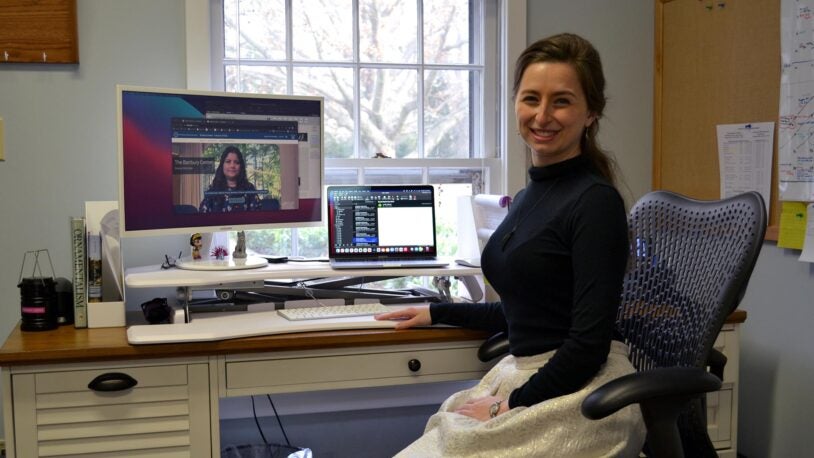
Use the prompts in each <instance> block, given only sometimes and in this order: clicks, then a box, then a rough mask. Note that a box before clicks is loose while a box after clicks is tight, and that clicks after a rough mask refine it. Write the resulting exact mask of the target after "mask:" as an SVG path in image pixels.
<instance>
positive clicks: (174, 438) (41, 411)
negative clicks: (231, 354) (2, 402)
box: [12, 364, 211, 457]
mask: <svg viewBox="0 0 814 458" xmlns="http://www.w3.org/2000/svg"><path fill="white" fill-rule="evenodd" d="M113 372H116V373H122V374H126V375H127V376H130V377H132V378H133V379H134V380H136V382H137V384H136V385H135V386H133V387H132V388H129V389H125V390H121V391H94V390H92V389H90V388H89V387H88V384H89V383H90V382H91V381H92V380H94V379H95V378H96V377H98V376H100V375H103V374H106V373H107V374H109V373H113ZM208 374H209V371H208V365H206V364H190V365H183V364H181V365H173V366H161V365H156V366H140V367H125V368H116V369H87V370H81V369H78V370H70V371H63V372H50V371H48V372H46V371H43V372H34V373H23V374H15V375H12V384H13V387H12V390H13V403H14V407H13V410H14V422H15V449H16V450H15V451H16V452H17V453H16V454H17V456H20V457H28V456H63V455H71V456H73V455H83V456H84V455H88V454H92V453H104V454H106V456H108V455H110V456H139V457H148V456H155V457H159V456H160V457H190V456H194V457H199V456H203V457H208V456H211V445H210V427H209V405H210V404H209V377H208Z"/></svg>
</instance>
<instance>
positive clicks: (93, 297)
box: [85, 231, 102, 302]
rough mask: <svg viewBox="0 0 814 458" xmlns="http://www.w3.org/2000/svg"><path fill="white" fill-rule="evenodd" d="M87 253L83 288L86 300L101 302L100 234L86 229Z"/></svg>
mask: <svg viewBox="0 0 814 458" xmlns="http://www.w3.org/2000/svg"><path fill="white" fill-rule="evenodd" d="M87 253H88V256H87V260H88V275H87V277H85V279H86V282H85V288H86V289H87V291H88V302H102V236H101V235H100V234H99V233H98V232H91V231H88V241H87Z"/></svg>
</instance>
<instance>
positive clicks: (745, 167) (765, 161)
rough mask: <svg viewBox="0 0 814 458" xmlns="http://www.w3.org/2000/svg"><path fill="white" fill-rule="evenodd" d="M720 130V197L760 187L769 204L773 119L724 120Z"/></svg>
mask: <svg viewBox="0 0 814 458" xmlns="http://www.w3.org/2000/svg"><path fill="white" fill-rule="evenodd" d="M717 131H718V163H719V164H720V166H719V169H720V181H721V198H722V199H724V198H727V197H731V196H734V195H737V194H741V193H743V192H746V191H757V192H759V193H760V195H761V196H763V200H764V201H765V202H766V205H768V204H769V202H771V200H769V198H770V197H771V185H772V145H773V144H774V123H773V122H754V123H749V124H721V125H718V126H717Z"/></svg>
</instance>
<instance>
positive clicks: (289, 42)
mask: <svg viewBox="0 0 814 458" xmlns="http://www.w3.org/2000/svg"><path fill="white" fill-rule="evenodd" d="M291 1H292V0H285V35H286V40H285V60H286V64H285V68H286V93H287V94H293V93H294V64H293V62H294V13H293V5H292V3H291ZM294 238H295V237H293V236H292V237H291V240H294Z"/></svg>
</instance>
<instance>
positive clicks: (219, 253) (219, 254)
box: [210, 246, 229, 261]
mask: <svg viewBox="0 0 814 458" xmlns="http://www.w3.org/2000/svg"><path fill="white" fill-rule="evenodd" d="M210 256H212V257H213V258H215V259H217V260H218V261H223V258H225V257H226V256H229V251H228V250H227V249H226V247H222V246H216V247H215V248H213V249H212V253H210Z"/></svg>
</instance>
